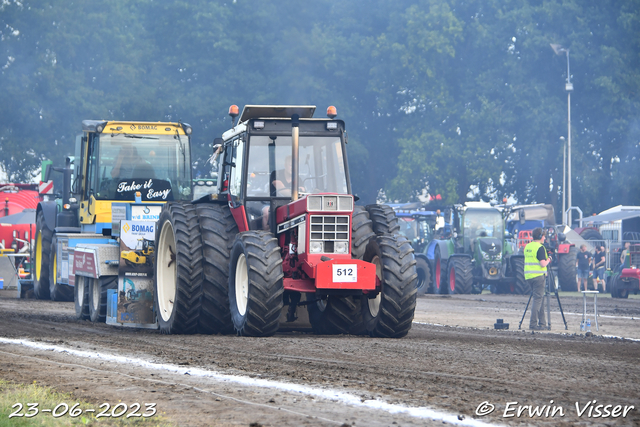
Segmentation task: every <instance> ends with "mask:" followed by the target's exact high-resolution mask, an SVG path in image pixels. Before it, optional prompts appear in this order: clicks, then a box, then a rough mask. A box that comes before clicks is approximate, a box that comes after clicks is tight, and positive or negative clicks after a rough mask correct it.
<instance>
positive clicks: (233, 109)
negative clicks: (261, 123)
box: [229, 104, 240, 118]
mask: <svg viewBox="0 0 640 427" xmlns="http://www.w3.org/2000/svg"><path fill="white" fill-rule="evenodd" d="M238 114H240V110H238V106H237V105H235V104H234V105H232V106H231V107H229V115H230V116H231V117H233V118H236V117H237V116H238Z"/></svg>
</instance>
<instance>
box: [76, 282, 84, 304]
mask: <svg viewBox="0 0 640 427" xmlns="http://www.w3.org/2000/svg"><path fill="white" fill-rule="evenodd" d="M76 277H79V276H76ZM79 279H80V280H78V283H76V285H75V286H76V288H77V289H76V293H77V295H76V297H77V298H78V306H79V307H80V308H82V306H84V281H85V278H84V277H79Z"/></svg>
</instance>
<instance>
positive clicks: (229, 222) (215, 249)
mask: <svg viewBox="0 0 640 427" xmlns="http://www.w3.org/2000/svg"><path fill="white" fill-rule="evenodd" d="M196 211H197V213H198V224H199V227H200V233H201V235H202V251H201V252H198V253H196V254H194V256H195V257H194V259H193V264H194V266H197V265H201V266H202V278H203V282H202V309H201V310H202V311H201V312H200V318H199V320H198V332H199V333H202V334H217V333H220V334H231V333H233V332H234V329H233V323H232V322H231V311H230V309H229V292H228V289H229V256H230V253H231V248H232V247H233V242H234V239H235V237H236V235H237V234H238V226H237V225H236V222H235V220H234V219H233V215H232V214H231V210H230V209H229V207H228V206H226V205H218V204H208V203H203V204H199V205H197V207H196Z"/></svg>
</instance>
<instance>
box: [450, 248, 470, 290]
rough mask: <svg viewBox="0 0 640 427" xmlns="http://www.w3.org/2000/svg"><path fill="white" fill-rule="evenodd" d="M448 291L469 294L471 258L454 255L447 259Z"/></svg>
mask: <svg viewBox="0 0 640 427" xmlns="http://www.w3.org/2000/svg"><path fill="white" fill-rule="evenodd" d="M448 279H449V280H448V284H449V293H450V294H452V295H453V294H470V293H471V288H472V286H473V272H472V268H471V259H470V258H467V257H455V258H451V259H450V260H449V277H448Z"/></svg>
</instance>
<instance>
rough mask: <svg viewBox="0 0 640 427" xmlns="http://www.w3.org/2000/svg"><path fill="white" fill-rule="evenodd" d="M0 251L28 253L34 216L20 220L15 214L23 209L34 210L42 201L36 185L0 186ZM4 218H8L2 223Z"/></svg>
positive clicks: (33, 226) (33, 228)
mask: <svg viewBox="0 0 640 427" xmlns="http://www.w3.org/2000/svg"><path fill="white" fill-rule="evenodd" d="M0 197H1V199H0V200H1V201H2V203H1V204H0V249H5V250H6V249H12V250H13V251H14V252H28V250H29V245H28V242H30V241H31V239H32V238H33V232H34V231H35V214H33V215H32V216H33V221H30V220H29V218H30V216H28V215H25V216H21V217H20V218H18V217H17V214H19V213H22V212H23V211H24V210H25V209H33V210H34V212H35V209H36V208H37V207H38V202H40V200H42V198H41V196H40V194H39V193H38V184H11V183H10V184H0ZM4 217H9V218H7V219H6V220H5V221H3V218H4Z"/></svg>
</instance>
